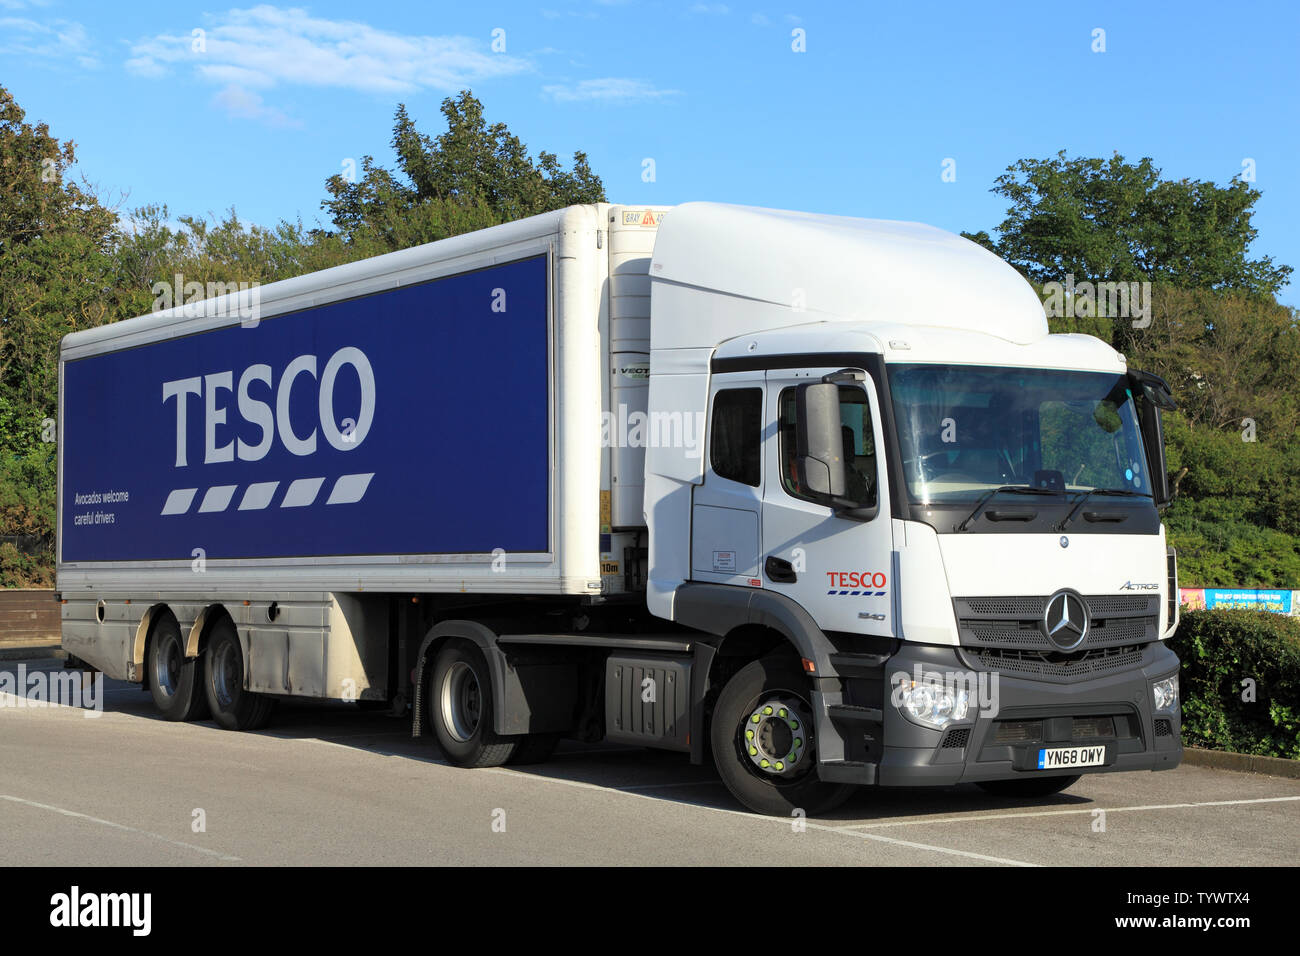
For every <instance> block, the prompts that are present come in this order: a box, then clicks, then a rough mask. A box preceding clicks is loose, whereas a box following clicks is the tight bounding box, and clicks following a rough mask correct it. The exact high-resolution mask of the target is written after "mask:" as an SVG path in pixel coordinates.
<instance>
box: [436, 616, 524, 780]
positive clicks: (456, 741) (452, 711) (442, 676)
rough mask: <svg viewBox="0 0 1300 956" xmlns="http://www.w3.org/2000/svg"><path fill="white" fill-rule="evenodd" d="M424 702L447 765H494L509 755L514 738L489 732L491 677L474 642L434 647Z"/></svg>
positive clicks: (514, 746)
mask: <svg viewBox="0 0 1300 956" xmlns="http://www.w3.org/2000/svg"><path fill="white" fill-rule="evenodd" d="M428 701H429V703H428V712H429V723H430V725H431V728H432V730H433V734H434V736H435V737H437V738H438V746H439V747H441V748H442V752H443V753H444V754H446V755H447V759H448V760H450V761H451V762H452V763H454V764H456V765H457V766H459V767H499V766H501V765H502V764H504V763H506V762H507V761H508V760H510V758H511V757H513V756H514V755H515V751H516V750H517V749H518V747H519V744H520V738H519V737H502V736H500V735H498V734H497V733H495V732H494V731H493V730H492V676H491V672H490V671H489V670H488V665H487V659H486V658H485V657H484V656H483V652H482V651H480V650H479V649H478V647H477V646H476V645H474V644H472V643H470V642H469V641H453V642H451V643H449V644H446V645H444V646H443V647H442V649H441V650H439V651H438V656H437V657H436V658H434V662H433V674H432V676H431V677H430V679H429V696H428Z"/></svg>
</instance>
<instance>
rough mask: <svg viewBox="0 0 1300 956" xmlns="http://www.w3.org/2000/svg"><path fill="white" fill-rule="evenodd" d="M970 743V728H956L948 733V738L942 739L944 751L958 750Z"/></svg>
mask: <svg viewBox="0 0 1300 956" xmlns="http://www.w3.org/2000/svg"><path fill="white" fill-rule="evenodd" d="M969 741H970V728H969V727H958V728H955V729H953V730H950V731H948V736H947V737H944V738H943V749H944V750H960V749H961V748H962V747H965V746H966V744H967V743H968V742H969Z"/></svg>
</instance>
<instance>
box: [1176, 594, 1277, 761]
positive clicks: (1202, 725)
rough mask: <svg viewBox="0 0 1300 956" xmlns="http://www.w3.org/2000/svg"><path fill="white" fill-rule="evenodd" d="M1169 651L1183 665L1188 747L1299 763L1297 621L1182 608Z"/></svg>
mask: <svg viewBox="0 0 1300 956" xmlns="http://www.w3.org/2000/svg"><path fill="white" fill-rule="evenodd" d="M1169 646H1170V647H1171V648H1172V649H1173V651H1174V653H1176V654H1177V655H1178V656H1179V658H1181V660H1182V662H1183V666H1182V672H1181V675H1180V679H1179V685H1180V695H1181V697H1182V709H1183V743H1184V745H1186V746H1190V747H1205V748H1208V749H1211V750H1228V751H1233V752H1236V753H1244V754H1254V755H1257V756H1269V757H1290V758H1292V759H1296V758H1300V618H1292V617H1287V616H1286V615H1282V614H1272V613H1269V612H1267V611H1239V610H1215V611H1187V610H1184V611H1183V613H1182V620H1181V622H1180V623H1179V625H1178V632H1177V633H1176V634H1175V635H1174V636H1173V638H1171V639H1170V641H1169ZM1247 681H1253V682H1254V683H1253V700H1252V699H1251V697H1252V685H1251V684H1249V683H1247Z"/></svg>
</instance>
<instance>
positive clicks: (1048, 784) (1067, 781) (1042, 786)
mask: <svg viewBox="0 0 1300 956" xmlns="http://www.w3.org/2000/svg"><path fill="white" fill-rule="evenodd" d="M1081 776H1083V774H1078V773H1076V774H1074V775H1073V776H1068V777H1022V778H1019V779H1016V780H985V781H983V782H982V783H978V784H976V786H978V787H979V788H980V789H981V790H983V791H985V792H986V793H991V794H993V795H994V796H998V797H1050V796H1051V795H1052V794H1054V793H1060V792H1061V791H1062V790H1065V789H1067V788H1069V787H1073V786H1074V785H1075V784H1076V783H1078V782H1079V778H1080V777H1081Z"/></svg>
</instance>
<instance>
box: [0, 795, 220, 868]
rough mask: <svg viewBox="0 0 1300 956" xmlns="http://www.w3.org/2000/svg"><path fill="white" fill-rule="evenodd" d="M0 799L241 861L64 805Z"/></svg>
mask: <svg viewBox="0 0 1300 956" xmlns="http://www.w3.org/2000/svg"><path fill="white" fill-rule="evenodd" d="M0 800H8V801H9V802H10V803H19V804H22V805H23V806H25V807H36V808H37V809H39V810H52V811H53V812H55V813H61V814H63V815H64V816H65V817H73V818H75V819H78V820H86V821H87V822H89V823H98V824H100V825H101V826H106V827H112V828H113V829H114V830H124V831H126V832H127V833H138V834H140V835H141V836H147V837H152V838H153V839H155V840H162V841H163V842H164V843H170V844H171V845H172V846H179V847H184V848H185V849H186V850H194V851H195V852H196V853H205V854H207V855H208V856H215V857H216V858H217V859H218V860H225V861H226V862H228V863H238V862H240V860H239V857H237V856H228V855H226V854H225V853H219V852H217V851H216V850H209V849H208V848H207V847H202V846H195V845H194V844H193V843H182V842H181V841H180V840H173V839H172V838H171V837H165V836H163V835H162V834H161V833H151V832H150V831H148V830H141V829H139V828H137V827H129V826H127V825H126V824H125V823H114V822H113V821H112V820H101V819H100V818H99V817H92V816H87V815H86V814H84V813H78V812H77V811H75V810H65V809H64V808H63V807H55V806H51V805H50V804H48V803H37V802H36V801H35V800H24V799H23V798H22V797H14V796H10V795H9V794H7V793H0Z"/></svg>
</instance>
